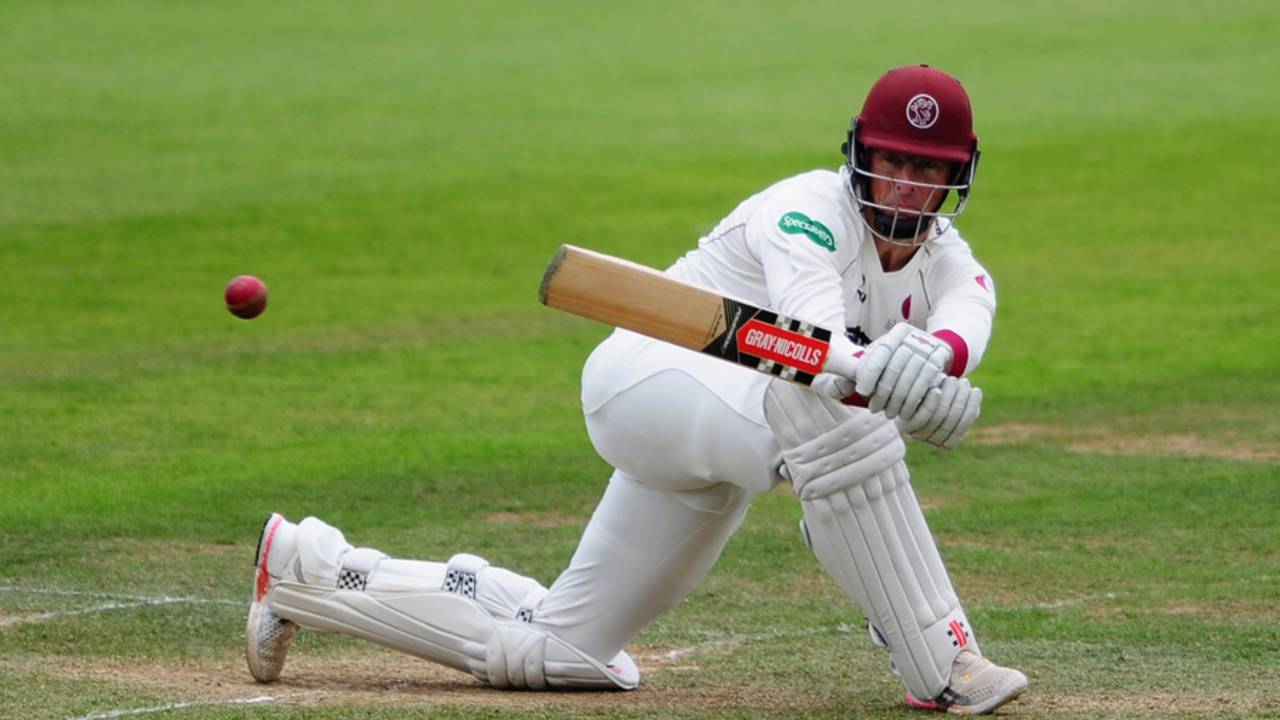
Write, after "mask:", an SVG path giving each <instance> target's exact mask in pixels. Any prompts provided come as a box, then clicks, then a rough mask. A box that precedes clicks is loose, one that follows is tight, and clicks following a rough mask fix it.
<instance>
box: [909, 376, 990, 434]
mask: <svg viewBox="0 0 1280 720" xmlns="http://www.w3.org/2000/svg"><path fill="white" fill-rule="evenodd" d="M938 393H939V399H938V403H937V405H936V406H935V407H934V410H933V411H932V412H931V413H924V412H918V413H915V414H914V415H912V416H910V417H907V416H899V417H898V419H897V421H896V422H897V424H898V430H900V431H902V432H903V433H906V434H907V435H910V436H911V437H913V438H915V439H916V440H920V441H922V442H927V443H929V444H930V445H936V446H937V447H940V448H942V449H944V450H950V449H951V448H954V447H955V446H957V445H959V444H960V441H961V440H963V439H964V435H965V433H967V432H969V428H970V427H971V426H972V425H973V422H974V421H975V420H977V419H978V414H979V413H981V412H982V390H981V389H980V388H976V387H974V386H973V384H972V383H970V382H969V380H968V378H953V377H948V378H946V379H945V380H943V381H942V386H941V387H940V388H938Z"/></svg>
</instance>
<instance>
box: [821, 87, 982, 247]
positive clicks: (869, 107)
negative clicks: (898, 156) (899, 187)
mask: <svg viewBox="0 0 1280 720" xmlns="http://www.w3.org/2000/svg"><path fill="white" fill-rule="evenodd" d="M872 150H882V151H888V152H896V153H902V154H904V155H915V156H919V157H926V158H933V159H937V160H944V161H946V162H949V163H952V164H953V168H954V172H953V174H952V178H951V180H950V181H949V182H948V183H947V184H945V185H930V184H927V183H913V182H910V181H905V180H896V179H891V178H886V177H883V176H879V175H875V174H874V173H872V172H871V169H870V168H871V158H870V153H871V151H872ZM841 151H842V152H843V153H844V156H845V171H846V175H847V178H848V183H849V189H850V190H851V191H852V192H853V196H854V200H855V202H856V203H857V206H858V209H859V217H861V218H862V219H863V221H864V222H865V223H866V224H867V227H868V228H869V229H870V230H871V232H872V233H874V234H875V235H876V236H877V237H879V238H881V239H883V240H886V241H888V242H890V243H893V244H895V245H908V246H916V245H920V244H923V243H924V242H927V241H928V240H929V239H930V238H931V237H932V236H935V235H938V234H940V233H941V232H943V230H944V228H945V226H944V225H943V224H940V223H939V222H937V221H938V220H939V219H943V220H947V221H948V222H949V221H951V220H954V219H955V217H956V216H958V215H959V214H960V213H961V212H963V211H964V206H965V204H966V203H967V201H968V199H969V191H970V189H971V188H972V186H973V178H974V174H975V173H976V171H977V166H978V157H979V155H980V153H979V152H978V136H977V135H975V134H974V133H973V109H972V107H971V106H970V105H969V94H968V93H966V92H965V89H964V87H963V86H961V85H960V81H959V80H957V79H955V78H954V77H952V76H951V75H948V74H947V73H945V72H942V71H941V70H936V69H934V68H931V67H929V66H928V65H908V66H906V67H900V68H894V69H893V70H890V71H889V72H887V73H885V74H884V75H883V76H881V77H880V79H879V80H877V81H876V82H875V84H874V85H872V86H871V90H870V91H869V92H868V93H867V99H866V100H865V101H864V102H863V104H862V112H860V113H859V114H858V115H856V116H855V117H854V118H853V120H852V122H851V123H850V124H849V132H848V134H847V135H846V137H845V143H844V146H843V147H842V148H841ZM875 178H880V179H884V180H892V181H893V182H899V183H906V184H914V185H925V186H927V187H929V188H930V190H931V191H933V192H934V193H935V197H936V201H935V203H934V208H933V209H932V210H929V211H926V212H923V213H917V212H909V211H907V210H905V209H903V208H898V207H894V206H891V205H882V204H878V203H876V202H874V201H873V200H872V197H871V181H872V179H875ZM952 193H954V195H952ZM949 195H950V196H951V197H952V200H951V202H950V204H949V205H948V203H947V200H948V196H949Z"/></svg>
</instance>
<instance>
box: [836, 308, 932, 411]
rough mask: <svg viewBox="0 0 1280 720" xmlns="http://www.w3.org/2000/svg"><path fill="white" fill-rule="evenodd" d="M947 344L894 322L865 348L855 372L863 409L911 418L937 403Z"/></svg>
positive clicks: (916, 329) (906, 324) (908, 326)
mask: <svg viewBox="0 0 1280 720" xmlns="http://www.w3.org/2000/svg"><path fill="white" fill-rule="evenodd" d="M950 361H951V346H950V345H948V344H947V343H945V342H943V341H942V340H940V339H939V338H937V337H934V336H933V335H930V334H929V333H926V332H924V331H923V330H920V329H918V328H916V327H913V326H912V325H910V324H908V323H904V322H903V323H898V324H897V325H894V326H893V328H892V329H891V330H889V332H887V333H885V334H884V335H882V336H880V337H879V338H876V340H875V342H873V343H871V345H869V346H868V347H867V351H866V355H865V356H864V357H863V358H861V360H860V362H859V363H858V367H857V370H856V372H855V377H854V380H855V389H856V390H857V392H858V394H860V395H865V396H866V397H867V398H869V402H868V404H867V409H868V410H870V411H871V412H880V411H883V412H884V414H885V415H887V416H888V417H890V418H896V417H899V416H907V417H912V418H914V417H915V416H917V415H919V414H920V413H921V412H929V413H930V414H932V410H933V409H934V408H935V407H936V406H937V403H938V402H939V400H940V398H939V393H938V392H937V388H938V386H939V385H941V384H942V380H943V378H945V377H946V372H945V368H946V366H947V363H949V362H950Z"/></svg>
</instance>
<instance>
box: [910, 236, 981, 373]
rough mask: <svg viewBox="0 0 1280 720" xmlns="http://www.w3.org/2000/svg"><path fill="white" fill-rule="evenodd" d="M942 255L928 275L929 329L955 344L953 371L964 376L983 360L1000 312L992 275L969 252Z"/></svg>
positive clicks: (952, 362) (953, 348) (952, 346)
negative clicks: (931, 299) (929, 299)
mask: <svg viewBox="0 0 1280 720" xmlns="http://www.w3.org/2000/svg"><path fill="white" fill-rule="evenodd" d="M948 255H949V257H944V258H939V262H937V263H936V264H935V265H934V267H933V269H932V272H930V273H929V276H928V277H927V278H926V282H927V283H928V291H929V295H930V297H932V298H933V299H934V300H933V303H932V308H931V310H930V311H929V320H928V327H927V328H926V330H927V331H928V332H930V333H932V334H934V335H936V336H938V337H939V338H942V339H943V340H944V341H946V342H947V344H949V345H950V346H951V349H952V351H953V353H954V354H953V356H952V360H951V370H950V374H951V375H954V376H955V377H962V376H964V375H967V374H969V372H971V371H972V370H973V369H974V368H975V367H977V366H978V363H979V362H981V361H982V356H983V353H985V352H986V349H987V343H988V342H989V341H990V340H991V328H992V323H993V321H994V320H995V314H996V288H995V284H994V283H993V282H992V281H991V274H990V273H988V272H987V271H986V269H984V268H983V267H982V265H980V264H978V261H977V260H975V259H974V258H973V256H972V255H970V254H968V253H967V252H956V253H954V254H952V253H949V254H948Z"/></svg>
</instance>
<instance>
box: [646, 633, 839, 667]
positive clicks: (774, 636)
mask: <svg viewBox="0 0 1280 720" xmlns="http://www.w3.org/2000/svg"><path fill="white" fill-rule="evenodd" d="M833 630H834V631H835V632H836V633H840V634H845V635H847V634H849V633H851V632H853V631H854V628H853V626H851V625H846V624H844V623H841V624H839V625H837V626H835V628H809V629H808V630H793V631H783V630H778V631H774V632H767V633H758V634H755V635H731V636H729V637H725V638H718V639H716V640H708V641H706V642H701V643H698V644H696V645H690V646H688V647H682V648H675V649H674V650H668V651H666V652H661V653H654V654H651V655H637V656H636V658H635V659H636V660H642V661H646V662H654V661H660V660H676V659H678V658H682V657H684V656H685V655H692V654H694V653H699V652H703V651H705V650H714V649H718V648H729V647H737V646H738V645H744V644H746V643H750V642H759V641H761V640H783V639H786V638H798V637H810V636H812V635H826V634H829V633H831V632H832V631H833Z"/></svg>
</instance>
